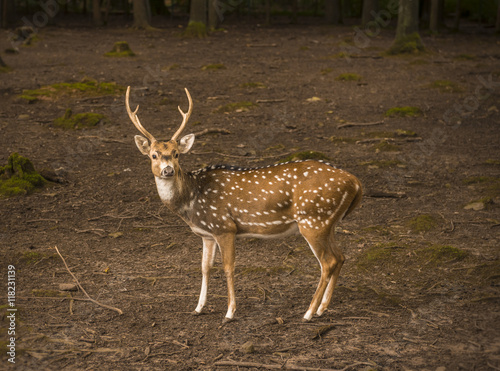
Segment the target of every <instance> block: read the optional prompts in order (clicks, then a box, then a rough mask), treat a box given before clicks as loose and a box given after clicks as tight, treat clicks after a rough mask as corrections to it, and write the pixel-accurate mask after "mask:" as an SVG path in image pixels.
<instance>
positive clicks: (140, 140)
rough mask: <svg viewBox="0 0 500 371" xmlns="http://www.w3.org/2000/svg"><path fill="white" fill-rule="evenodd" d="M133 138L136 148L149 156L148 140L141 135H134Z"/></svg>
mask: <svg viewBox="0 0 500 371" xmlns="http://www.w3.org/2000/svg"><path fill="white" fill-rule="evenodd" d="M134 139H135V144H136V145H137V148H139V151H141V153H142V154H143V155H146V156H149V152H150V150H151V147H150V146H149V142H148V140H147V139H146V138H144V137H143V136H142V135H136V136H135V137H134Z"/></svg>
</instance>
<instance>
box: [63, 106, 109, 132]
mask: <svg viewBox="0 0 500 371" xmlns="http://www.w3.org/2000/svg"><path fill="white" fill-rule="evenodd" d="M100 122H102V123H107V122H108V119H107V118H106V116H104V115H101V114H99V113H92V112H87V113H77V114H76V115H73V112H72V111H71V109H70V108H68V109H67V110H66V112H65V113H64V116H63V117H59V118H56V119H55V120H54V126H58V127H61V128H63V129H75V130H79V129H85V128H93V127H95V126H96V125H97V124H99V123H100Z"/></svg>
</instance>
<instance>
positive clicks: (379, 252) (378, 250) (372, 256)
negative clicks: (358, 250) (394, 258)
mask: <svg viewBox="0 0 500 371" xmlns="http://www.w3.org/2000/svg"><path fill="white" fill-rule="evenodd" d="M390 256H391V250H390V249H388V248H385V247H383V246H380V245H376V246H373V247H370V248H369V249H368V250H366V251H364V252H363V253H362V254H361V255H360V256H359V257H358V261H357V262H356V265H357V266H358V267H360V268H365V269H368V268H370V267H373V266H374V265H380V264H382V263H383V262H384V261H386V260H387V259H389V258H390Z"/></svg>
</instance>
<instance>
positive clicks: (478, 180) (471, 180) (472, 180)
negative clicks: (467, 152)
mask: <svg viewBox="0 0 500 371" xmlns="http://www.w3.org/2000/svg"><path fill="white" fill-rule="evenodd" d="M498 180H500V178H495V177H491V176H471V177H468V178H465V179H464V180H462V183H463V184H465V185H470V184H484V183H490V182H495V181H498Z"/></svg>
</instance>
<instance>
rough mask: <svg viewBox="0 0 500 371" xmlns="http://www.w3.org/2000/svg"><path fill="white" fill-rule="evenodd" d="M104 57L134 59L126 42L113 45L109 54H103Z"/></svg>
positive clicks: (133, 54)
mask: <svg viewBox="0 0 500 371" xmlns="http://www.w3.org/2000/svg"><path fill="white" fill-rule="evenodd" d="M104 55H105V56H106V57H118V58H122V57H135V53H134V52H133V51H132V49H130V46H129V45H128V43H127V42H126V41H118V42H116V43H115V45H113V49H111V51H110V52H107V53H106V54H104Z"/></svg>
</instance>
